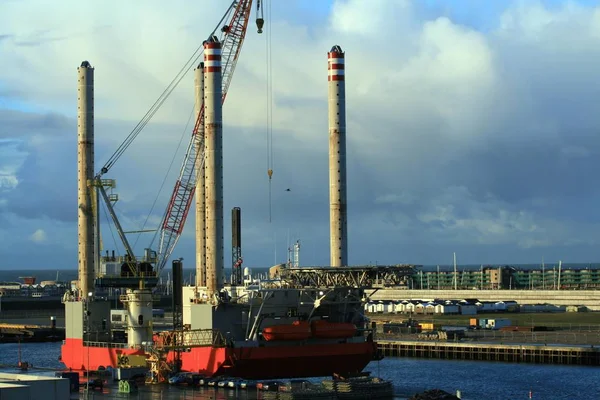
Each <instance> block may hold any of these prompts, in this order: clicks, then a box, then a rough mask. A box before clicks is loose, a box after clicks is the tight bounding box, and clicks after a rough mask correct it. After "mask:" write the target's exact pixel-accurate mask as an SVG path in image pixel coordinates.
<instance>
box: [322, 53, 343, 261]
mask: <svg viewBox="0 0 600 400" xmlns="http://www.w3.org/2000/svg"><path fill="white" fill-rule="evenodd" d="M344 61H345V57H344V52H343V51H342V49H341V47H340V46H337V45H336V46H333V47H332V48H331V51H329V52H328V53H327V80H328V86H329V88H328V91H329V96H328V103H329V228H330V243H329V245H330V256H331V266H332V267H343V266H347V265H348V219H347V215H348V211H347V202H346V86H345V84H346V82H345V74H344V72H345V68H344V67H345V62H344Z"/></svg>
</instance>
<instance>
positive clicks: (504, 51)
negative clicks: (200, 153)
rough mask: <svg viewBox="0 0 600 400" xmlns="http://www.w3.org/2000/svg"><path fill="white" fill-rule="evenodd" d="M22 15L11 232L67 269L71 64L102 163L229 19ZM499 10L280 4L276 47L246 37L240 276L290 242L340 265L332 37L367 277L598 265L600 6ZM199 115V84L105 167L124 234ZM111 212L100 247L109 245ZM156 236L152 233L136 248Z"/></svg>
mask: <svg viewBox="0 0 600 400" xmlns="http://www.w3.org/2000/svg"><path fill="white" fill-rule="evenodd" d="M371 3H372V4H371ZM27 4H28V5H27V7H28V10H29V11H30V12H29V13H24V12H22V11H23V9H22V7H24V5H23V3H22V2H10V3H6V4H3V11H7V12H2V13H0V24H1V26H2V27H3V32H5V33H3V35H9V36H1V35H0V43H1V45H0V59H2V60H3V69H2V71H0V96H2V102H0V217H1V218H3V224H2V225H0V232H5V233H6V232H9V231H12V230H13V229H17V231H18V232H20V234H18V235H16V236H15V238H13V239H11V240H14V241H15V246H16V247H17V248H18V246H19V243H21V246H25V245H26V242H27V241H28V240H27V239H28V237H29V232H31V231H34V230H36V229H43V230H44V231H45V232H51V231H52V232H53V234H52V238H54V237H55V235H56V236H57V237H60V238H61V239H64V242H65V243H68V244H67V245H65V246H64V249H63V250H61V251H64V254H63V256H64V258H65V259H71V260H73V259H75V258H76V225H75V218H76V215H77V213H76V203H77V202H76V199H75V196H76V190H77V180H76V179H77V175H76V165H77V160H76V134H75V132H76V109H77V104H76V93H77V88H76V67H77V66H78V65H79V64H80V63H81V61H82V60H84V59H86V60H89V61H90V62H91V63H92V65H93V66H94V67H95V84H96V86H95V100H96V104H95V113H96V114H95V121H96V129H95V137H96V168H95V169H96V170H99V168H100V167H101V166H102V165H103V163H104V162H105V160H107V159H108V157H109V156H110V155H111V154H112V152H113V151H114V150H115V149H116V148H117V146H118V145H119V144H120V143H121V141H122V140H123V139H124V138H125V137H126V136H127V134H128V133H129V132H130V131H131V130H132V129H133V127H134V126H135V124H136V123H137V121H138V120H139V119H140V118H141V117H142V116H143V115H144V113H145V112H146V111H147V109H148V107H149V106H150V105H151V104H152V103H153V102H154V100H155V99H156V98H157V97H158V95H159V94H160V93H161V92H162V90H163V89H164V87H165V86H166V85H167V84H168V83H169V81H170V80H171V78H172V77H173V76H174V75H175V73H176V72H177V71H178V70H179V68H180V67H181V65H182V64H183V62H184V61H185V60H186V59H187V58H188V57H189V55H190V54H192V53H193V51H194V50H195V49H196V48H197V47H198V45H199V44H200V43H201V41H202V40H203V38H204V37H206V36H207V35H208V32H210V30H212V28H213V27H214V25H215V24H216V21H217V20H218V19H219V18H220V16H221V13H222V12H223V10H221V9H218V8H215V7H206V4H203V3H200V4H195V5H192V6H190V5H189V4H188V3H187V2H185V1H183V0H176V1H172V2H169V4H167V3H164V4H163V3H162V2H153V3H152V7H147V6H141V4H142V3H141V2H139V1H137V2H136V1H131V2H127V3H123V4H122V2H116V1H108V2H103V3H102V5H98V4H93V3H90V4H87V3H86V4H83V5H81V4H79V3H77V4H75V3H73V4H69V3H65V4H61V5H60V6H59V11H60V12H57V9H56V7H57V6H56V5H55V4H52V5H50V4H49V3H47V2H43V1H34V0H32V1H31V2H29V3H27ZM144 4H145V3H144ZM294 4H296V3H294ZM311 4H312V3H311ZM503 4H504V5H503V6H502V7H500V6H497V7H494V10H493V11H494V14H486V16H485V21H483V19H482V20H480V21H473V20H472V19H476V18H477V17H476V16H474V15H470V16H468V18H467V17H464V15H463V16H462V17H460V16H459V14H461V13H460V10H453V9H452V7H450V6H449V7H450V8H448V7H446V8H441V7H437V8H436V7H429V6H426V5H423V3H421V2H415V1H395V2H394V1H384V0H377V1H373V2H369V6H368V8H367V9H365V2H364V1H358V0H338V1H333V2H331V5H330V7H329V8H325V6H323V10H326V12H327V13H328V15H327V16H323V15H322V13H323V10H321V9H320V10H319V11H318V12H317V11H314V13H315V14H312V13H308V14H306V18H295V17H294V16H293V15H290V9H289V7H292V6H291V5H289V4H288V3H287V2H274V4H273V5H272V7H273V10H272V12H273V14H272V15H273V18H272V20H271V21H267V31H266V32H265V34H263V36H262V37H261V36H259V35H257V34H256V33H255V31H254V28H253V27H251V28H249V29H248V34H247V36H246V39H245V43H244V47H243V49H242V52H241V55H240V59H239V62H238V64H237V69H236V72H235V75H234V76H233V79H232V83H231V87H230V91H229V94H228V97H227V102H226V104H225V108H224V118H225V128H224V160H225V171H224V179H225V189H224V190H225V215H226V222H225V224H226V225H225V232H228V231H229V228H228V226H229V225H228V224H229V219H228V218H229V212H228V210H229V209H230V208H231V207H234V206H240V207H242V216H243V223H242V229H243V235H244V247H243V251H244V259H245V260H246V263H248V264H250V265H251V266H252V265H257V266H264V265H269V264H271V263H274V262H275V261H277V260H279V261H281V260H282V259H285V258H286V255H285V253H286V247H287V241H288V240H287V237H288V232H289V236H290V241H292V239H294V238H296V237H297V238H299V239H300V240H301V241H302V243H303V244H302V253H301V263H303V264H312V265H317V264H327V263H328V260H329V256H328V247H329V242H328V235H329V224H328V210H329V207H328V204H329V199H328V184H329V182H328V179H329V177H328V165H327V162H328V158H327V149H328V134H327V129H328V128H327V127H328V121H327V119H328V116H327V81H326V79H325V75H326V69H327V66H326V54H325V53H326V52H327V51H328V50H329V49H330V48H331V46H332V45H334V44H339V45H341V46H342V49H343V50H344V51H346V76H347V87H346V90H347V127H348V129H347V135H348V142H347V153H348V158H347V160H348V212H349V216H348V218H349V243H350V246H349V253H350V262H351V263H353V264H366V263H369V262H375V261H376V262H378V263H397V262H415V263H422V264H427V263H440V262H443V261H444V260H448V262H450V261H451V259H450V258H451V257H450V256H449V254H450V255H451V253H452V252H453V251H457V252H460V254H461V260H462V262H474V263H479V262H527V261H532V260H538V259H539V258H540V256H541V255H542V254H545V255H546V258H547V259H549V257H550V256H553V257H557V258H558V257H562V258H564V259H566V258H570V259H572V260H573V261H587V260H589V259H590V258H593V257H595V254H596V253H595V246H597V243H596V240H595V239H593V238H594V237H595V232H596V231H597V228H598V224H599V223H600V211H598V209H597V206H596V205H597V202H598V199H599V197H600V193H599V191H598V188H600V178H599V177H598V174H596V173H595V171H596V170H598V167H600V165H598V161H596V160H598V159H599V157H598V155H599V154H600V139H598V135H597V134H596V133H597V132H598V131H599V130H600V116H599V114H598V113H597V109H598V106H599V104H598V100H597V98H598V96H597V92H598V88H597V86H598V85H597V84H595V82H596V81H597V79H596V71H597V70H598V69H599V67H600V50H599V49H600V46H598V44H599V42H600V7H594V6H588V5H581V4H578V3H576V2H568V3H565V4H561V5H559V6H553V7H550V6H547V5H546V4H545V3H543V2H529V1H528V2H519V1H514V2H504V3H503ZM293 7H300V6H298V5H294V6H293ZM303 13H307V12H306V11H303ZM463 14H464V13H463ZM8 15H10V16H11V18H8V17H7V16H8ZM48 15H52V16H53V17H52V18H48ZM302 15H305V14H302ZM482 18H483V17H482ZM469 19H471V20H470V21H469ZM317 21H318V22H319V23H316V22H317ZM389 21H394V24H390V23H389ZM269 29H270V30H272V35H271V39H272V52H273V53H272V54H273V56H272V64H271V66H270V71H271V73H272V79H273V113H272V122H273V140H272V143H271V142H268V141H267V139H266V130H267V128H266V121H267V113H266V108H267V99H266V73H267V71H268V68H269V66H268V65H267V64H266V62H265V59H266V54H265V37H266V36H267V34H268V30H269ZM19 43H20V44H21V45H19ZM27 43H29V44H32V46H24V45H22V44H27ZM33 44H34V46H33ZM192 101H193V88H192V76H191V74H189V73H188V75H186V77H185V78H184V79H183V81H182V83H181V84H180V86H179V87H178V88H177V89H176V90H175V91H174V92H173V94H172V95H171V97H170V99H169V101H168V102H167V103H165V105H164V107H163V108H162V109H161V110H160V111H159V113H157V115H156V116H155V118H154V120H153V121H152V122H151V123H150V125H149V126H148V128H147V129H146V130H145V131H144V132H142V134H141V135H140V136H139V138H138V139H137V140H136V141H135V142H134V143H133V144H132V145H131V147H130V149H129V150H128V151H127V152H126V153H125V155H124V156H123V158H122V159H121V160H119V162H118V163H117V164H115V167H114V168H113V169H112V170H111V171H110V173H109V174H107V177H108V178H115V179H117V188H116V189H115V191H116V193H118V194H119V196H120V200H119V202H118V203H117V205H116V210H117V213H118V215H119V216H120V218H122V222H123V224H124V226H125V229H126V230H135V229H140V228H141V227H142V226H143V224H144V221H146V219H148V221H149V222H148V224H147V226H146V228H149V227H155V226H156V225H157V223H158V221H160V218H161V217H162V213H163V212H164V208H165V206H166V203H167V200H168V198H169V196H170V193H171V190H172V187H173V183H174V181H175V179H176V176H177V174H178V169H179V166H180V163H181V160H182V158H183V151H184V149H185V146H186V144H187V141H188V138H189V131H190V130H191V129H190V127H189V126H188V127H187V128H186V122H187V121H188V119H189V116H190V113H191V111H192V107H193V104H192ZM180 140H182V143H183V144H182V146H181V147H180V148H179V150H177V145H178V143H179V141H180ZM271 145H272V147H273V153H272V155H273V158H272V159H271V156H270V153H268V152H267V147H268V146H271ZM271 164H273V165H272V167H273V169H274V175H273V179H272V180H271V181H270V182H269V179H268V178H267V174H266V172H267V169H268V168H269V166H270V165H271ZM169 165H172V168H171V170H170V172H168V173H167V172H166V171H167V169H168V167H169ZM163 181H164V182H165V184H164V186H163V189H162V191H161V193H160V194H159V193H158V191H159V189H160V187H161V186H162V185H163ZM288 187H289V188H291V189H292V191H291V192H286V191H285V188H288ZM153 205H155V206H154V209H153V211H152V212H150V209H151V207H152V206H153ZM269 216H270V217H271V218H270V219H269ZM102 220H103V225H102V230H103V232H104V234H105V238H104V242H105V245H106V246H111V247H115V244H114V243H113V240H112V237H111V234H110V228H109V224H108V223H106V222H105V221H106V217H105V216H104V215H103V216H102ZM4 222H6V225H5V224H4ZM193 223H194V215H193V211H192V212H190V218H189V220H188V222H187V224H186V227H187V228H186V231H185V232H184V235H183V236H182V238H181V241H180V245H179V247H178V248H177V250H176V253H177V254H178V255H180V256H183V257H184V258H185V259H186V260H193V259H194V256H193V254H194V251H193V229H192V227H193ZM20 224H21V225H22V226H23V228H18V227H19V226H21V225H20ZM52 224H55V225H54V227H53V225H52ZM25 229H28V230H25ZM51 229H52V230H51ZM55 232H56V233H55ZM5 233H4V234H5ZM113 234H114V232H113ZM228 236H229V235H228V234H226V235H225V237H226V239H227V242H226V254H227V249H228V246H229V242H228ZM131 240H132V241H133V240H135V237H133V236H132V239H131ZM150 240H151V234H150V236H144V235H142V236H140V238H139V239H138V244H137V249H138V250H141V249H142V248H143V247H145V246H147V245H148V242H150ZM116 246H117V247H119V245H116ZM275 253H277V257H275ZM374 254H376V255H377V256H374ZM15 257H16V256H15ZM31 257H32V258H31V260H29V261H27V262H28V263H30V265H36V264H39V262H38V260H36V259H34V258H35V256H34V255H32V256H31ZM69 257H70V258H69ZM226 259H227V258H226ZM228 264H229V261H227V262H226V265H228ZM188 266H191V265H189V264H188Z"/></svg>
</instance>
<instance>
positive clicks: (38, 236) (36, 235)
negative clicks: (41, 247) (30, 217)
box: [29, 229, 48, 243]
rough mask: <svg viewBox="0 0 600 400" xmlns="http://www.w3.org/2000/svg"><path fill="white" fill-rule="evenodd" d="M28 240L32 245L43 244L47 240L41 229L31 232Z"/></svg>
mask: <svg viewBox="0 0 600 400" xmlns="http://www.w3.org/2000/svg"><path fill="white" fill-rule="evenodd" d="M29 240H31V241H32V242H34V243H44V242H45V241H47V240H48V236H47V235H46V232H44V230H43V229H38V230H37V231H35V232H33V234H32V235H31V236H30V237H29Z"/></svg>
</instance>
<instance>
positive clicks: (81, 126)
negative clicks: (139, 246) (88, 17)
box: [77, 61, 95, 299]
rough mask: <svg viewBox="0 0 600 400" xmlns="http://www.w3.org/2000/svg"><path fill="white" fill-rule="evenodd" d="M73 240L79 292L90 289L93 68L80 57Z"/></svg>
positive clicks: (85, 294)
mask: <svg viewBox="0 0 600 400" xmlns="http://www.w3.org/2000/svg"><path fill="white" fill-rule="evenodd" d="M77 73H78V80H77V208H78V211H77V223H78V229H77V241H78V249H79V256H78V272H79V290H80V293H79V296H80V297H81V298H86V299H87V298H88V296H89V295H88V294H89V293H93V292H94V259H95V257H94V214H93V207H92V190H93V189H92V181H93V179H94V68H93V67H92V66H91V65H90V63H89V62H87V61H83V62H82V63H81V66H80V67H79V68H77Z"/></svg>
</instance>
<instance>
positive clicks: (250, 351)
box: [62, 339, 376, 379]
mask: <svg viewBox="0 0 600 400" xmlns="http://www.w3.org/2000/svg"><path fill="white" fill-rule="evenodd" d="M375 348H376V345H375V343H374V342H364V343H319V344H290V345H281V346H267V347H239V348H230V347H221V348H214V347H194V348H192V349H191V351H189V352H182V353H181V361H182V369H183V370H184V371H191V372H199V373H201V374H204V375H207V376H218V375H227V376H235V377H239V378H246V379H275V378H302V377H311V376H330V375H332V374H333V373H338V374H349V373H358V372H361V371H362V370H363V369H364V368H365V367H366V366H367V364H368V363H369V362H370V361H371V360H372V359H373V354H374V353H375ZM88 352H89V369H90V370H95V369H98V367H99V366H103V367H107V366H112V367H116V365H117V359H118V357H119V355H121V354H127V355H129V354H143V352H141V351H139V350H138V351H135V350H131V349H115V348H107V347H84V346H83V341H82V340H81V339H67V340H65V344H64V345H63V346H62V362H63V363H64V364H65V366H66V367H67V368H71V369H73V370H85V369H87V367H88ZM174 356H175V355H174V354H169V357H168V358H169V359H170V360H172V359H173V358H174Z"/></svg>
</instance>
